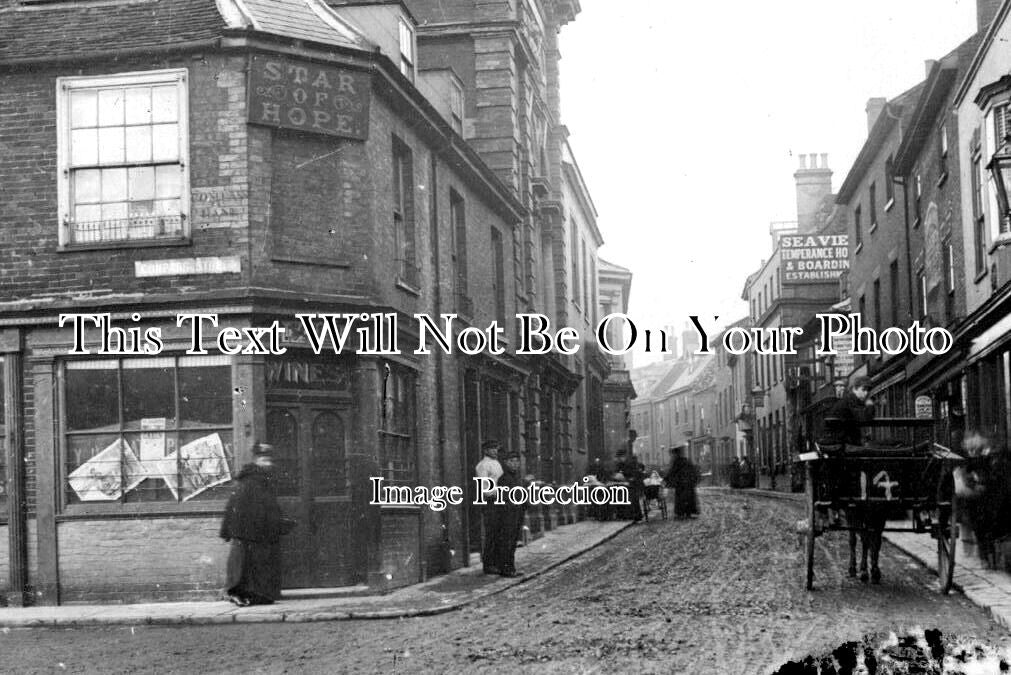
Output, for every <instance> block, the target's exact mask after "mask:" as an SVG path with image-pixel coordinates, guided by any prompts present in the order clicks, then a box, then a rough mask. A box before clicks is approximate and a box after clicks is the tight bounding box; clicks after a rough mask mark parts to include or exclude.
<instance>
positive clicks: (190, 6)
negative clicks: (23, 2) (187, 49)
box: [0, 0, 225, 60]
mask: <svg viewBox="0 0 1011 675" xmlns="http://www.w3.org/2000/svg"><path fill="white" fill-rule="evenodd" d="M7 5H8V6H7V9H3V10H0V60H5V59H27V58H33V57H53V58H57V57H65V56H74V55H77V54H81V53H86V52H92V51H99V50H101V51H106V50H116V49H130V48H143V47H158V46H163V45H171V44H176V43H179V42H189V41H194V40H205V39H211V38H214V37H217V36H218V35H220V34H221V31H222V30H223V29H224V28H225V21H224V19H223V18H222V17H221V14H219V13H218V10H217V7H216V6H215V3H214V0H147V1H143V2H132V3H123V4H115V5H82V4H79V3H78V4H73V5H71V4H69V3H68V4H67V5H57V4H54V5H47V6H45V7H42V8H38V9H21V8H19V6H18V3H16V2H15V3H7Z"/></svg>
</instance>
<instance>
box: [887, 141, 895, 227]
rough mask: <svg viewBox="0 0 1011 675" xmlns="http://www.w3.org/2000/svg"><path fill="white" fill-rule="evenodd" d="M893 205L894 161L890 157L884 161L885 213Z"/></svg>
mask: <svg viewBox="0 0 1011 675" xmlns="http://www.w3.org/2000/svg"><path fill="white" fill-rule="evenodd" d="M894 203H895V160H894V159H893V158H892V156H891V155H888V158H887V159H885V212H886V213H887V212H888V211H889V210H890V209H891V208H892V205H893V204H894Z"/></svg>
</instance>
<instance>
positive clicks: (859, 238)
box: [853, 204, 864, 251]
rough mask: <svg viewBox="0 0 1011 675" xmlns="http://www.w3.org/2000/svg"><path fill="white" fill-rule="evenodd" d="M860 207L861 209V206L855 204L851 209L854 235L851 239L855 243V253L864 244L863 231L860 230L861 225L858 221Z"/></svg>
mask: <svg viewBox="0 0 1011 675" xmlns="http://www.w3.org/2000/svg"><path fill="white" fill-rule="evenodd" d="M860 207H861V204H857V205H856V206H855V207H854V208H853V233H854V237H853V239H854V240H855V241H856V249H857V251H859V250H860V247H861V246H862V245H863V243H864V233H863V229H862V223H861V222H860V220H861V218H860V215H861V214H860V210H861V208H860Z"/></svg>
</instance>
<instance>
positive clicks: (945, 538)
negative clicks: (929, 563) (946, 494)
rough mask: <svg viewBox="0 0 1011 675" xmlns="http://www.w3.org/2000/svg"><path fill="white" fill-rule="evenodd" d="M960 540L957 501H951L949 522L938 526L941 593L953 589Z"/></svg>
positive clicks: (938, 576) (938, 568)
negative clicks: (956, 555) (956, 553)
mask: <svg viewBox="0 0 1011 675" xmlns="http://www.w3.org/2000/svg"><path fill="white" fill-rule="evenodd" d="M957 541H958V520H957V519H956V518H955V501H954V500H952V502H951V513H950V515H949V516H948V521H947V522H943V521H942V522H941V523H939V524H938V527H937V578H938V582H939V583H940V586H941V593H943V594H945V595H946V594H947V593H948V591H950V590H951V585H952V580H953V579H954V577H955V545H956V543H957Z"/></svg>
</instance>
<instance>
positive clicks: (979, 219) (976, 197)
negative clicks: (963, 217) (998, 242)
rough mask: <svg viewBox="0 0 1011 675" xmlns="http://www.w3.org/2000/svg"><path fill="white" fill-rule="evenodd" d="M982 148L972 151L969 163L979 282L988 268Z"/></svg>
mask: <svg viewBox="0 0 1011 675" xmlns="http://www.w3.org/2000/svg"><path fill="white" fill-rule="evenodd" d="M980 150H981V148H979V147H977V148H974V149H973V151H972V155H971V159H970V162H969V166H970V172H971V175H970V176H969V181H970V190H971V194H970V199H971V202H970V203H971V206H972V221H973V222H972V239H973V253H974V256H973V257H974V258H975V261H974V263H975V273H976V274H975V277H976V281H979V280H980V279H981V278H982V277H983V276H985V275H986V272H987V266H986V259H987V237H986V235H987V225H986V207H985V204H984V201H985V197H984V193H983V185H984V182H985V181H984V177H983V173H982V172H983V157H982V153H981V152H980Z"/></svg>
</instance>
